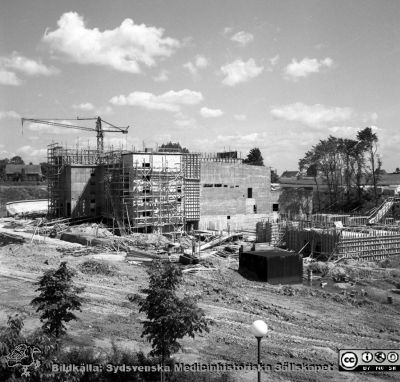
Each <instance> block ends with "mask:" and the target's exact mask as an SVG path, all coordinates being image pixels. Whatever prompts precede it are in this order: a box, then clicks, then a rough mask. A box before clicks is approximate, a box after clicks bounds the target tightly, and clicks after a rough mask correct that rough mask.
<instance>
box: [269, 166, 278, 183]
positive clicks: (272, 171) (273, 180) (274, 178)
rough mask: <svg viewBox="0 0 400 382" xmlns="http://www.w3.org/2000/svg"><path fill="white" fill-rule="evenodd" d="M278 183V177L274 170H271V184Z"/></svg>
mask: <svg viewBox="0 0 400 382" xmlns="http://www.w3.org/2000/svg"><path fill="white" fill-rule="evenodd" d="M278 182H279V176H278V174H277V172H276V170H272V169H271V183H278Z"/></svg>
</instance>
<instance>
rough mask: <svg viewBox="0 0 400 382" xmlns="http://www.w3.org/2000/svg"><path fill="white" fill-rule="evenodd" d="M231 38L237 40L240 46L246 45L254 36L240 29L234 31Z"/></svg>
mask: <svg viewBox="0 0 400 382" xmlns="http://www.w3.org/2000/svg"><path fill="white" fill-rule="evenodd" d="M231 40H232V41H235V42H237V43H238V44H239V45H241V46H246V45H247V44H249V43H251V42H252V41H253V40H254V36H253V35H252V34H251V33H249V32H245V31H240V32H237V33H235V34H234V35H233V36H232V37H231Z"/></svg>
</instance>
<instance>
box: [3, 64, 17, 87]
mask: <svg viewBox="0 0 400 382" xmlns="http://www.w3.org/2000/svg"><path fill="white" fill-rule="evenodd" d="M21 84H22V81H21V80H20V79H19V78H18V77H17V75H16V74H15V73H14V72H10V71H9V70H5V69H2V68H1V67H0V85H11V86H19V85H21Z"/></svg>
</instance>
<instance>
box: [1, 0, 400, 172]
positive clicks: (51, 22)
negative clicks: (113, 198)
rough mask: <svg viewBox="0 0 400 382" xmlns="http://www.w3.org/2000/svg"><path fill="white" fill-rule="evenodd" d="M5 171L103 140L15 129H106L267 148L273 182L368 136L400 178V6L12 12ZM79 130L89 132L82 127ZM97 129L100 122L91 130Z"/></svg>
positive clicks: (6, 36) (53, 0)
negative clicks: (332, 146) (339, 144)
mask: <svg viewBox="0 0 400 382" xmlns="http://www.w3.org/2000/svg"><path fill="white" fill-rule="evenodd" d="M0 7H1V11H0V131H1V136H0V137H1V138H0V153H1V155H0V157H1V158H4V157H11V156H13V155H15V154H19V155H21V156H22V157H23V158H24V159H25V160H26V161H34V162H37V161H43V160H44V159H45V153H46V145H47V144H49V143H51V142H52V141H56V142H59V143H63V144H66V145H68V146H69V147H73V146H77V145H78V146H80V147H86V146H87V145H88V144H93V143H94V141H95V139H94V138H95V135H94V134H93V133H91V132H82V131H78V130H73V129H67V128H54V127H50V126H43V125H37V124H25V125H24V127H23V129H22V128H21V123H20V118H21V117H25V118H59V119H65V120H67V119H70V118H76V117H77V116H79V117H91V116H97V115H100V116H101V117H102V118H104V119H105V120H107V121H109V122H111V123H113V124H115V125H119V126H127V125H129V126H130V129H129V134H128V135H127V136H126V135H122V134H113V133H109V134H106V145H112V146H113V147H114V148H116V147H117V148H118V147H123V148H125V147H127V148H132V147H135V148H136V149H138V148H142V147H143V145H145V146H146V147H154V146H155V145H156V144H161V143H164V142H167V141H169V140H172V141H179V142H180V143H181V144H182V145H184V146H186V147H188V148H189V149H190V150H192V151H198V152H216V151H223V150H224V149H225V150H228V149H235V150H238V151H241V152H242V153H243V155H245V154H247V152H248V151H249V149H251V148H252V147H259V148H260V149H261V152H262V154H263V156H264V159H265V162H266V163H267V164H268V165H270V166H272V167H274V168H277V169H278V171H279V172H282V171H284V170H287V169H296V168H297V163H298V160H299V158H301V157H302V156H303V155H304V153H305V152H306V151H307V150H308V149H309V148H310V147H311V146H312V145H313V144H315V143H317V142H318V140H319V139H322V138H325V137H327V136H328V135H329V134H334V135H336V136H342V137H355V134H356V132H357V130H359V129H362V128H364V127H366V126H374V127H375V129H376V131H377V133H378V137H379V140H380V152H381V154H382V157H383V162H384V166H383V167H384V168H385V169H387V170H389V171H392V170H394V168H395V167H400V158H399V154H398V152H399V147H400V135H399V134H398V128H399V122H400V115H399V108H400V65H399V62H400V24H399V20H400V2H399V1H395V0H391V1H389V0H375V1H368V0H360V1H358V0H357V1H355V0H348V1H323V0H321V1H314V0H302V1H298V0H293V1H289V0H260V1H255V0H247V1H238V0H229V1H228V0H218V1H215V0H201V1H200V0H196V1H194V0H193V1H191V0H146V1H144V0H141V1H140V0H136V1H135V0H126V1H123V0H113V1H112V2H111V1H109V0H107V1H106V0H92V1H89V0H85V1H83V0H81V1H74V0H69V1H65V0H63V1H61V0H35V1H32V0H4V1H2V3H1V6H0ZM69 123H76V124H78V122H77V121H75V122H73V121H72V122H71V121H70V122H69ZM79 124H81V125H84V124H85V122H81V121H79ZM86 124H87V126H93V124H92V122H86Z"/></svg>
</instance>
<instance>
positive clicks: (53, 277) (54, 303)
mask: <svg viewBox="0 0 400 382" xmlns="http://www.w3.org/2000/svg"><path fill="white" fill-rule="evenodd" d="M74 275H75V272H74V271H73V270H71V269H69V268H68V267H67V263H66V262H65V261H64V262H62V263H61V264H60V266H59V268H58V269H50V270H48V271H46V272H45V274H44V275H43V276H42V277H41V279H40V280H39V281H38V282H37V283H36V285H38V286H39V287H38V289H37V290H36V291H37V292H40V295H39V296H38V297H35V298H34V299H33V300H32V301H31V304H32V305H33V306H37V310H36V311H37V312H41V313H42V314H41V316H40V321H41V322H43V325H42V328H43V331H44V332H45V333H48V334H50V335H53V336H55V337H56V338H58V337H60V336H61V335H63V334H64V333H65V329H66V327H65V325H64V322H69V321H71V320H76V319H77V318H76V316H75V314H74V313H73V311H75V310H79V311H80V310H81V304H82V299H81V297H79V294H80V293H81V292H82V291H83V288H78V287H76V286H75V285H74V284H73V281H72V277H73V276H74Z"/></svg>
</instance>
